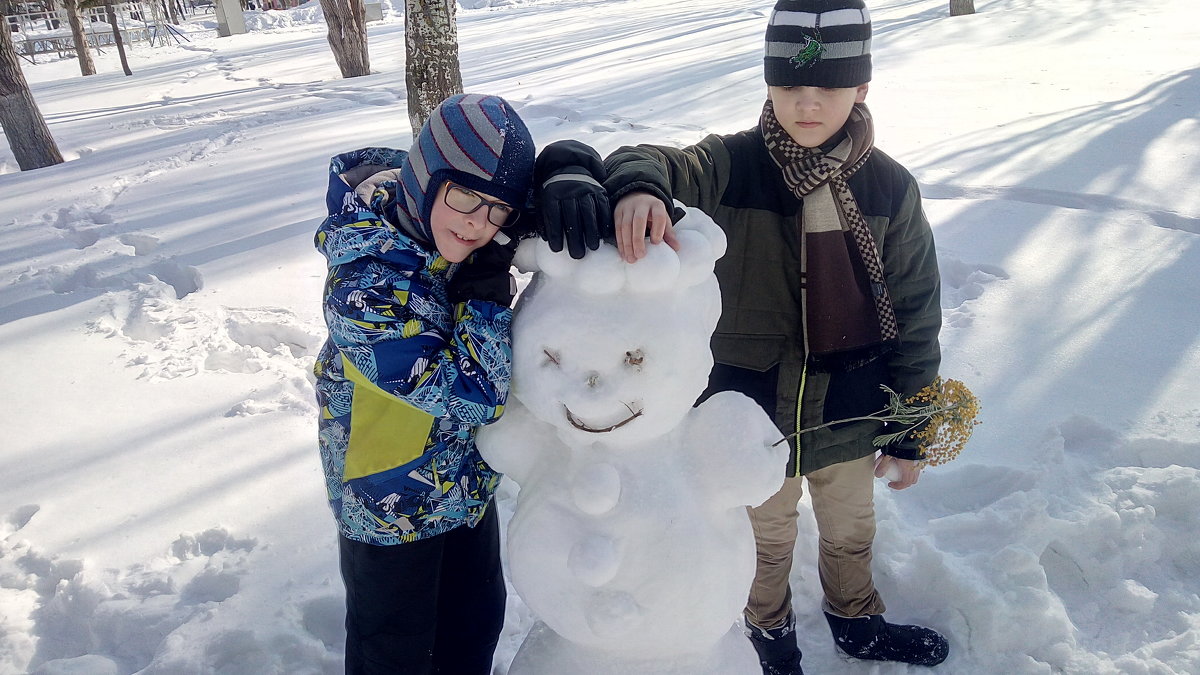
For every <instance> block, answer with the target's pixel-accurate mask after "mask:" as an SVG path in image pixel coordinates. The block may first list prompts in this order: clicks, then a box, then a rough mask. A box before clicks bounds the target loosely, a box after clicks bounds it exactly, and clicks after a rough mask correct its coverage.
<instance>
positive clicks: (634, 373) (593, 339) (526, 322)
mask: <svg viewBox="0 0 1200 675" xmlns="http://www.w3.org/2000/svg"><path fill="white" fill-rule="evenodd" d="M532 295H533V297H531V298H529V301H528V302H525V303H524V304H523V305H522V306H521V308H520V310H519V311H518V312H517V317H516V319H515V321H514V325H513V352H514V354H513V395H514V396H516V397H517V398H518V399H519V400H520V401H521V403H522V404H524V405H525V407H526V408H528V409H529V410H530V412H532V413H533V414H534V415H535V416H536V417H538V418H539V419H541V420H542V421H544V422H546V423H548V424H550V425H552V426H554V427H555V428H557V429H558V431H559V435H560V436H562V437H563V438H564V439H569V440H570V441H571V442H572V443H577V444H590V443H595V442H603V443H608V444H619V443H629V442H635V441H641V440H647V439H652V438H657V437H658V436H661V435H663V434H665V433H667V432H669V431H671V430H672V429H674V428H675V427H676V426H678V424H679V423H680V421H681V420H682V419H683V418H684V417H685V416H686V415H687V413H688V412H689V411H690V410H691V408H692V404H693V403H694V402H695V401H696V399H697V398H698V397H699V395H700V393H701V392H702V391H703V390H704V387H705V385H706V384H707V381H708V373H709V371H710V370H711V368H712V354H711V352H710V351H709V335H710V334H711V331H712V328H711V325H705V323H704V321H703V320H702V317H699V316H697V314H696V312H694V311H692V312H689V308H688V307H686V306H683V305H682V303H679V302H664V301H663V299H662V298H661V297H658V298H654V299H646V298H642V299H641V301H640V302H637V301H634V300H632V299H631V298H630V297H629V296H627V295H617V296H607V297H589V298H579V297H578V296H573V295H572V294H571V293H569V292H562V290H561V289H555V288H549V287H542V288H538V289H536V291H535V292H534V293H533V294H532ZM693 309H694V308H693Z"/></svg>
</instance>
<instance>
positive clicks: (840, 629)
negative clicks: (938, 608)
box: [825, 612, 950, 666]
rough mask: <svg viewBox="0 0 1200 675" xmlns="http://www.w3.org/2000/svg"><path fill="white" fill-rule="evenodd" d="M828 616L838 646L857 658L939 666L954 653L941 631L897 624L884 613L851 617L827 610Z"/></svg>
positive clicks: (826, 617)
mask: <svg viewBox="0 0 1200 675" xmlns="http://www.w3.org/2000/svg"><path fill="white" fill-rule="evenodd" d="M825 619H826V620H828V621H829V629H830V630H832V631H833V641H834V642H835V643H837V646H838V648H839V649H841V650H842V651H843V652H845V653H846V654H848V655H850V656H853V657H854V658H856V659H870V660H872V661H899V662H901V663H911V664H913V665H917V666H936V665H937V664H939V663H941V662H942V661H945V660H946V656H947V655H948V654H949V653H950V644H949V643H948V642H946V638H944V637H942V636H941V635H940V634H939V633H938V632H937V631H934V630H930V629H928V628H922V627H921V626H897V625H896V624H892V623H888V622H887V621H884V620H883V615H882V614H872V615H870V616H860V617H857V618H854V619H847V618H845V617H841V616H837V615H835V614H830V613H829V612H825Z"/></svg>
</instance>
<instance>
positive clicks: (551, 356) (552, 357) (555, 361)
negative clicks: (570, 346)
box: [542, 349, 562, 367]
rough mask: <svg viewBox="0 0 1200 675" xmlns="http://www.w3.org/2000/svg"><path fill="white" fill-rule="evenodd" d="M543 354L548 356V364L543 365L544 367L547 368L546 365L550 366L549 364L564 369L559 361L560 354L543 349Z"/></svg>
mask: <svg viewBox="0 0 1200 675" xmlns="http://www.w3.org/2000/svg"><path fill="white" fill-rule="evenodd" d="M542 353H543V354H545V355H546V362H545V363H543V364H542V365H544V366H545V365H549V364H551V363H553V364H554V365H556V366H559V367H562V363H560V362H559V360H558V359H559V356H558V354H556V353H554V352H552V351H550V350H549V349H543V350H542Z"/></svg>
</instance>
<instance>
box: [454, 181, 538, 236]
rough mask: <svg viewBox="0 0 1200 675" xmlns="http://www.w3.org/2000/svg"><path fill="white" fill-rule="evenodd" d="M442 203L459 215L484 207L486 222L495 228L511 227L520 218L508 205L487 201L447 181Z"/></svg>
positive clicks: (517, 212) (518, 213) (477, 194)
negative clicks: (486, 209)
mask: <svg viewBox="0 0 1200 675" xmlns="http://www.w3.org/2000/svg"><path fill="white" fill-rule="evenodd" d="M443 201H445V202H446V206H449V207H450V208H452V209H454V210H455V211H458V212H459V213H475V212H476V211H478V210H479V207H481V206H485V205H486V206H487V207H488V214H487V219H488V222H489V223H491V224H492V225H495V226H496V227H511V226H512V224H513V223H515V222H517V219H518V218H520V217H521V212H520V211H518V210H516V209H515V208H513V207H511V206H509V205H508V204H505V203H504V202H499V201H496V202H493V201H488V200H487V199H484V198H483V197H480V196H479V193H477V192H475V191H474V190H468V189H467V188H465V187H463V186H461V185H456V184H454V183H451V182H449V181H447V182H446V196H445V197H444V198H443Z"/></svg>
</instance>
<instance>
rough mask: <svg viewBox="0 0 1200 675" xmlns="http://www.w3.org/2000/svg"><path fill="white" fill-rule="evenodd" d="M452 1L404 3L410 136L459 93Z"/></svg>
mask: <svg viewBox="0 0 1200 675" xmlns="http://www.w3.org/2000/svg"><path fill="white" fill-rule="evenodd" d="M454 3H455V0H404V47H405V50H404V51H405V56H406V58H407V64H408V65H407V68H406V70H405V73H404V81H405V83H406V84H407V86H408V121H409V123H410V124H412V129H413V133H414V134H416V133H417V130H418V129H420V128H421V126H422V125H423V124H425V120H427V119H429V116H430V115H431V114H433V110H434V109H435V108H437V105H438V104H439V103H441V102H442V101H443V100H445V99H446V97H447V96H452V95H454V94H461V93H462V90H463V84H462V72H461V71H460V70H459V66H458V27H457V25H456V24H455V20H454V9H455V6H454Z"/></svg>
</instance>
